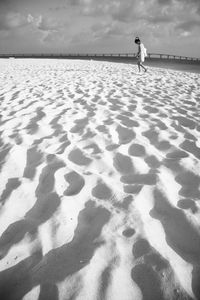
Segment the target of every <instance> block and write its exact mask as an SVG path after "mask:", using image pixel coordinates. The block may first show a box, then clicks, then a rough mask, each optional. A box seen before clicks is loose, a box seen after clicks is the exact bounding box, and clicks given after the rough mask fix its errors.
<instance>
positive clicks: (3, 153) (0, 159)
mask: <svg viewBox="0 0 200 300" xmlns="http://www.w3.org/2000/svg"><path fill="white" fill-rule="evenodd" d="M10 150H11V145H10V144H5V145H3V149H1V150H0V171H1V169H2V167H3V165H4V164H5V159H6V157H7V156H8V154H9V152H10Z"/></svg>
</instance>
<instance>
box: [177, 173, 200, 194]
mask: <svg viewBox="0 0 200 300" xmlns="http://www.w3.org/2000/svg"><path fill="white" fill-rule="evenodd" d="M175 180H176V182H178V183H179V184H180V185H181V186H182V188H181V189H180V191H179V195H181V196H183V197H186V198H188V197H191V198H194V199H199V198H200V190H199V187H200V176H198V175H196V174H194V173H192V172H190V171H185V172H182V173H180V174H179V175H177V176H176V177H175Z"/></svg>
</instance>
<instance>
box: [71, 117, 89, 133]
mask: <svg viewBox="0 0 200 300" xmlns="http://www.w3.org/2000/svg"><path fill="white" fill-rule="evenodd" d="M88 121H89V119H88V118H83V119H79V120H75V121H74V123H76V125H75V126H74V127H72V128H71V129H70V132H71V133H78V134H80V135H82V134H83V133H84V130H85V127H86V125H87V124H88Z"/></svg>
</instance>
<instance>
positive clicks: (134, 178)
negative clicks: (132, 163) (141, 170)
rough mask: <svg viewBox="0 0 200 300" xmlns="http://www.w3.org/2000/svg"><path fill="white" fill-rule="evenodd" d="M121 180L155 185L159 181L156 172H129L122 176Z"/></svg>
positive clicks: (128, 182) (129, 182)
mask: <svg viewBox="0 0 200 300" xmlns="http://www.w3.org/2000/svg"><path fill="white" fill-rule="evenodd" d="M120 181H121V182H123V183H126V184H136V185H155V184H156V182H157V176H156V174H151V173H149V174H129V175H124V176H121V178H120Z"/></svg>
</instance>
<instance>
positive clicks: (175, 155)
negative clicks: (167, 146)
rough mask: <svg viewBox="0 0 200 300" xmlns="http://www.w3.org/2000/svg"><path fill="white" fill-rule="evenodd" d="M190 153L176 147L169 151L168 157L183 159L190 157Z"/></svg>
mask: <svg viewBox="0 0 200 300" xmlns="http://www.w3.org/2000/svg"><path fill="white" fill-rule="evenodd" d="M188 156H189V155H188V153H186V152H184V151H181V150H179V149H175V150H173V151H171V152H169V153H167V154H166V158H168V159H175V160H177V159H182V158H186V157H188Z"/></svg>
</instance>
